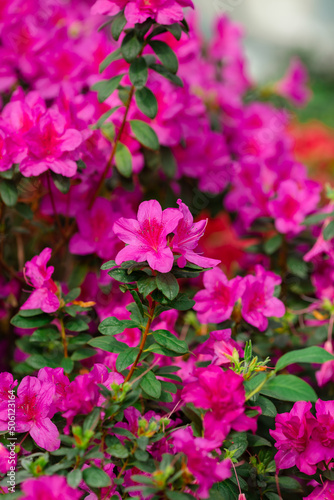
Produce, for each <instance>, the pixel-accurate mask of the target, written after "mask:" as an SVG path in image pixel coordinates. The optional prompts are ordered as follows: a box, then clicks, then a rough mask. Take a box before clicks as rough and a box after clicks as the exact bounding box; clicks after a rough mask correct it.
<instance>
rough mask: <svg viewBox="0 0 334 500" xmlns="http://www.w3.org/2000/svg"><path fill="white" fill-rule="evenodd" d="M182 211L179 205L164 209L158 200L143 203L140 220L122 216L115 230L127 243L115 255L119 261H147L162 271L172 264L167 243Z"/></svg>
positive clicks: (139, 210)
mask: <svg viewBox="0 0 334 500" xmlns="http://www.w3.org/2000/svg"><path fill="white" fill-rule="evenodd" d="M180 219H182V214H181V213H180V212H179V210H177V209H176V208H167V209H166V210H164V211H162V208H161V206H160V204H159V203H158V202H157V201H156V200H150V201H144V202H143V203H141V204H140V206H139V209H138V214H137V220H135V219H125V218H124V217H122V218H121V219H119V220H118V221H117V222H115V224H114V226H113V230H114V233H115V234H117V236H118V237H119V238H120V239H121V240H122V241H124V243H127V246H126V247H125V248H123V250H121V251H120V252H119V253H118V254H117V256H116V259H115V261H116V264H117V265H120V264H122V262H125V261H127V260H134V261H135V262H144V261H147V262H148V264H149V266H150V267H151V268H152V269H155V270H156V271H160V272H161V273H168V272H169V271H170V270H171V269H172V267H173V262H174V258H173V253H172V251H171V249H170V248H169V247H168V246H167V235H168V234H170V233H172V232H173V231H174V229H175V228H176V226H177V224H178V222H179V220H180Z"/></svg>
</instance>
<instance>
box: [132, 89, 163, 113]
mask: <svg viewBox="0 0 334 500" xmlns="http://www.w3.org/2000/svg"><path fill="white" fill-rule="evenodd" d="M135 98H136V103H137V106H138V108H139V109H140V111H142V113H144V115H146V116H148V117H149V118H151V119H153V118H155V117H156V116H157V113H158V102H157V99H156V97H155V95H154V94H153V92H152V91H151V90H150V89H148V88H147V87H143V88H142V89H138V90H136V93H135Z"/></svg>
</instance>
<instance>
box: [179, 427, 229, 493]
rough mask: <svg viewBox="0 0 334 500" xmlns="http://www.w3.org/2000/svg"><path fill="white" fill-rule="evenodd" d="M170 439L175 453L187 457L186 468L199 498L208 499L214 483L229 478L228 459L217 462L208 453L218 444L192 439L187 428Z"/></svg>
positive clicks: (191, 433)
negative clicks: (192, 478) (197, 486)
mask: <svg viewBox="0 0 334 500" xmlns="http://www.w3.org/2000/svg"><path fill="white" fill-rule="evenodd" d="M172 439H173V444H174V449H175V451H177V452H182V453H184V454H185V455H186V457H187V467H188V469H189V472H191V474H192V475H193V476H194V477H195V479H196V483H197V484H198V485H199V488H198V490H197V492H196V493H197V495H199V496H200V498H208V497H209V490H210V488H211V487H212V485H213V484H214V483H216V482H219V481H224V480H225V479H227V478H228V477H231V461H230V459H227V460H223V461H222V462H219V461H218V460H217V458H214V457H213V456H212V455H211V453H210V452H211V451H212V450H214V449H215V448H218V447H219V445H220V443H219V442H217V441H210V440H209V439H205V438H199V437H194V436H193V432H192V430H191V429H190V428H189V427H187V428H186V429H179V430H177V431H175V432H173V433H172Z"/></svg>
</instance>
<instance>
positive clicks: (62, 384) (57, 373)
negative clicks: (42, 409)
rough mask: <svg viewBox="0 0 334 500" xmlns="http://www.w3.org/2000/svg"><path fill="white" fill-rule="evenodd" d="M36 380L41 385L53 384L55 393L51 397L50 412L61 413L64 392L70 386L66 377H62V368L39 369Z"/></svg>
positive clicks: (64, 396)
mask: <svg viewBox="0 0 334 500" xmlns="http://www.w3.org/2000/svg"><path fill="white" fill-rule="evenodd" d="M37 378H38V380H40V381H41V382H43V383H45V382H46V383H49V384H53V385H54V387H55V393H54V397H53V403H52V408H51V410H52V411H53V412H54V413H56V412H57V411H63V410H64V409H65V408H64V402H65V398H66V391H67V388H68V386H69V384H70V381H69V379H68V377H67V376H66V375H64V369H63V368H49V367H47V366H46V367H45V368H41V370H39V372H38V375H37Z"/></svg>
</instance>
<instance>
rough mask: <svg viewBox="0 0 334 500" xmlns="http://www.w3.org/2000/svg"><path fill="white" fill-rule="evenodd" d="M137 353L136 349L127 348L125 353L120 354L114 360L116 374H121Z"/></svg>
mask: <svg viewBox="0 0 334 500" xmlns="http://www.w3.org/2000/svg"><path fill="white" fill-rule="evenodd" d="M138 353H139V349H138V347H129V348H128V349H126V351H123V352H121V353H120V355H119V356H118V357H117V360H116V369H117V371H118V372H122V371H123V370H125V369H126V368H128V366H130V365H132V364H133V363H134V362H135V360H136V358H137V356H138Z"/></svg>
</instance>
